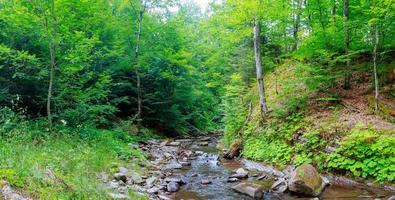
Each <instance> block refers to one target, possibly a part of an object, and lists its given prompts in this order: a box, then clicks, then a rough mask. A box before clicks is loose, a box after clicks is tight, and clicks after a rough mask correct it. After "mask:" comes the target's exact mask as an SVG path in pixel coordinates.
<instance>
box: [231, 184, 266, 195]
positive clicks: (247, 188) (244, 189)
mask: <svg viewBox="0 0 395 200" xmlns="http://www.w3.org/2000/svg"><path fill="white" fill-rule="evenodd" d="M232 189H233V190H235V191H237V192H239V193H242V194H246V195H248V196H250V197H252V198H262V197H263V189H262V187H260V186H256V185H252V184H248V183H240V184H238V185H235V186H233V187H232Z"/></svg>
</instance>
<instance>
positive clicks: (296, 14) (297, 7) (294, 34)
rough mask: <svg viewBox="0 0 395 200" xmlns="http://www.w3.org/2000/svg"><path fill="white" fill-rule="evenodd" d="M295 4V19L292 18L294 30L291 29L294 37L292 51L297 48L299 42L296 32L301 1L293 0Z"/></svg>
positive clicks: (297, 30)
mask: <svg viewBox="0 0 395 200" xmlns="http://www.w3.org/2000/svg"><path fill="white" fill-rule="evenodd" d="M295 2H296V4H297V5H295V6H296V8H295V12H296V13H295V17H294V18H295V19H294V30H293V37H294V45H293V47H292V50H293V51H296V50H297V49H298V43H299V38H298V33H299V27H300V14H301V13H300V10H301V6H302V5H301V4H302V3H301V1H300V0H296V1H295Z"/></svg>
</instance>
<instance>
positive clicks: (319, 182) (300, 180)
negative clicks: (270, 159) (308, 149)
mask: <svg viewBox="0 0 395 200" xmlns="http://www.w3.org/2000/svg"><path fill="white" fill-rule="evenodd" d="M288 186H289V190H290V191H291V192H295V193H298V194H302V195H306V196H313V197H316V196H319V195H320V194H321V192H322V191H323V189H324V187H325V182H324V181H323V179H322V177H321V176H320V174H319V173H318V172H317V170H316V169H315V168H314V167H313V166H312V165H310V164H304V165H302V166H299V167H297V168H296V169H295V171H294V172H292V174H291V178H290V179H289V181H288Z"/></svg>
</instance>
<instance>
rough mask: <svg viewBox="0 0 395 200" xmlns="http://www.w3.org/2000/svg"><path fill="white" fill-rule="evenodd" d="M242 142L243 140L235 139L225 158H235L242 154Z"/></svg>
mask: <svg viewBox="0 0 395 200" xmlns="http://www.w3.org/2000/svg"><path fill="white" fill-rule="evenodd" d="M241 147H242V143H241V140H235V141H234V142H233V143H232V145H230V148H229V150H228V151H227V152H225V153H224V156H223V157H224V158H225V159H233V158H234V157H237V156H239V155H240V151H241Z"/></svg>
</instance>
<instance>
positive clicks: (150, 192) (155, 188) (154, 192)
mask: <svg viewBox="0 0 395 200" xmlns="http://www.w3.org/2000/svg"><path fill="white" fill-rule="evenodd" d="M159 190H160V188H158V187H153V188H151V189H148V190H147V192H148V193H149V194H158V193H159Z"/></svg>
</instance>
